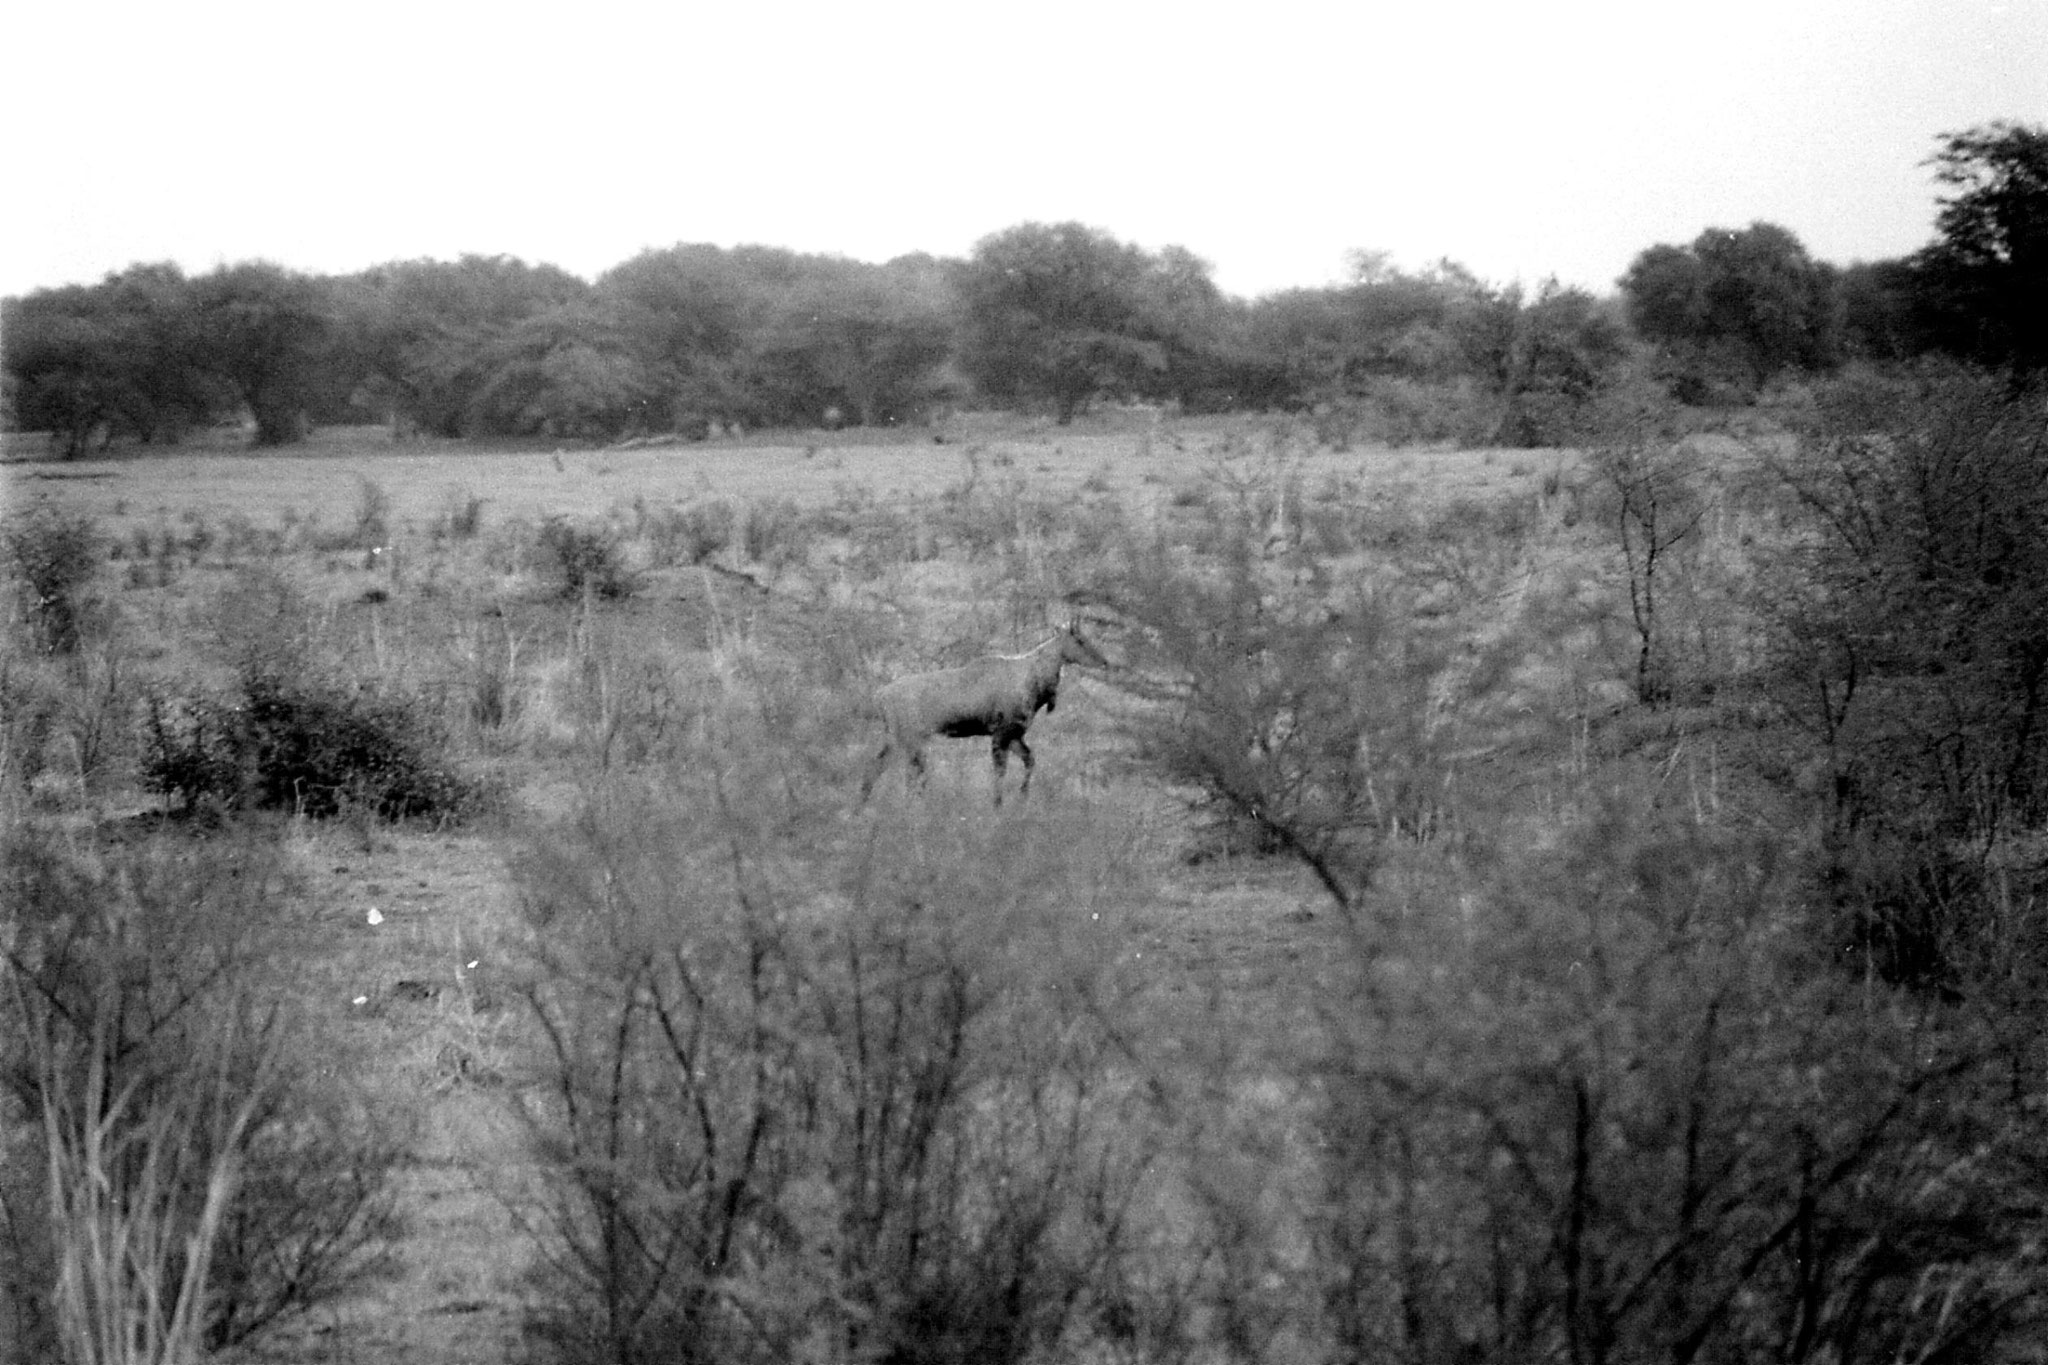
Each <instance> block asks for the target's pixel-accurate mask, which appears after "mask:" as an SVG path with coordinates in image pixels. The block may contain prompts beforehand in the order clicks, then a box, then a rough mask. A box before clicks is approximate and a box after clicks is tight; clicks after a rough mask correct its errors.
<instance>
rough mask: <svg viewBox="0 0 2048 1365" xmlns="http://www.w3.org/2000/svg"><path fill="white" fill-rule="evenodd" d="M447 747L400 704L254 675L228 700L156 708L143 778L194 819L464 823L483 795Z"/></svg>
mask: <svg viewBox="0 0 2048 1365" xmlns="http://www.w3.org/2000/svg"><path fill="white" fill-rule="evenodd" d="M180 712H182V714H180ZM441 747H442V741H441V740H440V738H439V736H437V735H435V734H434V733H433V732H432V730H431V729H430V727H429V726H428V725H427V723H426V722H425V721H424V720H423V719H422V718H421V716H420V715H419V713H418V711H417V709H416V708H415V707H414V706H413V705H412V704H410V703H409V702H407V701H405V700H403V699H400V698H396V697H379V696H377V695H375V694H374V693H371V692H368V691H349V690H345V689H343V688H341V687H338V686H334V685H331V684H322V683H312V682H308V681H305V680H285V679H281V678H277V677H270V676H263V675H256V676H252V677H248V678H245V679H244V680H243V693H242V695H241V696H240V697H239V698H237V699H236V700H235V701H233V702H222V701H218V700H209V699H198V700H192V701H187V702H185V703H184V704H183V705H182V707H179V708H173V707H172V706H171V705H169V704H168V703H166V702H164V701H162V700H157V701H154V702H152V704H151V707H150V716H149V732H148V734H147V735H146V736H145V742H144V756H143V781H144V784H145V785H146V786H147V787H148V788H149V789H150V790H152V791H160V792H165V793H167V794H171V795H174V796H176V797H178V798H179V799H180V800H181V801H182V802H183V804H184V806H185V808H186V809H187V810H197V809H199V808H201V807H202V806H205V805H215V806H218V807H220V808H223V809H237V808H243V807H248V808H255V809H263V810H282V811H291V812H294V813H297V814H301V815H307V816H312V817H314V818H326V817H330V816H334V815H339V814H342V813H344V812H346V811H349V810H363V811H367V812H369V813H370V814H372V815H375V816H376V817H378V818H379V819H384V820H407V819H439V820H449V819H460V818H462V817H463V816H464V815H466V814H469V813H471V812H472V811H473V810H474V809H475V808H476V805H477V803H478V800H479V797H480V791H479V789H478V787H477V785H476V784H475V783H474V782H472V781H470V780H469V779H468V778H466V777H464V776H463V775H462V774H460V773H459V772H457V771H456V770H455V768H454V767H453V766H452V765H450V764H447V763H445V762H443V761H441V760H440V759H439V758H437V757H436V754H437V753H438V752H439V750H440V749H441Z"/></svg>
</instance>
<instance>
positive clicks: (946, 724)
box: [860, 621, 1109, 806]
mask: <svg viewBox="0 0 2048 1365" xmlns="http://www.w3.org/2000/svg"><path fill="white" fill-rule="evenodd" d="M1070 663H1075V664H1089V665H1091V666H1093V667H1096V668H1106V667H1108V666H1109V661H1108V660H1107V659H1105V658H1103V657H1102V653H1101V651H1100V650H1098V649H1096V648H1095V646H1094V645H1092V644H1090V643H1089V642H1088V641H1087V640H1085V639H1083V638H1082V636H1081V631H1080V627H1079V625H1078V624H1077V623H1075V622H1073V621H1069V622H1068V623H1067V624H1066V625H1064V626H1062V627H1061V628H1060V630H1059V633H1058V634H1056V635H1054V636H1053V637H1052V638H1051V639H1050V640H1047V641H1046V642H1045V643H1044V644H1042V645H1040V646H1039V647H1038V648H1036V649H1034V650H1032V651H1031V652H1030V653H1028V654H986V655H983V656H982V657H981V658H979V659H976V660H974V661H973V662H972V663H966V664H962V665H960V667H958V668H942V669H939V670H938V671H937V672H935V673H913V674H911V675H910V676H908V677H905V678H898V679H897V680H896V681H895V682H892V683H890V684H888V685H887V686H885V687H882V688H880V689H878V690H877V691H876V692H875V710H876V711H877V712H879V713H880V715H881V720H882V725H883V735H882V747H881V750H880V751H879V752H878V753H876V755H875V756H874V758H873V759H872V760H871V761H870V762H869V764H868V771H867V776H866V777H865V778H864V779H863V780H862V782H861V784H860V799H861V800H862V801H866V800H867V799H868V794H869V793H870V792H872V791H873V790H874V788H875V780H876V779H877V778H879V777H880V776H881V775H882V770H883V769H885V768H887V767H888V766H889V760H890V758H892V757H893V756H895V755H897V754H901V755H902V756H903V760H904V765H905V768H906V770H907V773H906V779H905V780H906V781H907V780H909V778H912V777H915V778H920V779H921V778H923V776H924V746H925V744H926V743H927V742H928V741H929V740H931V739H932V738H933V737H934V736H942V737H944V738H947V739H968V738H971V737H974V736H977V735H987V736H988V747H989V757H990V759H991V760H992V761H993V762H994V764H995V769H996V771H995V791H996V804H997V805H999V806H1000V805H1002V804H1003V772H1004V770H1005V768H1006V767H1007V766H1008V763H1009V756H1010V751H1011V750H1012V749H1014V750H1016V751H1017V756H1018V757H1019V758H1021V759H1023V760H1024V785H1023V787H1022V788H1021V789H1020V790H1019V792H1018V795H1019V796H1026V795H1029V794H1030V791H1031V769H1032V767H1033V766H1034V765H1033V760H1032V757H1031V746H1030V745H1028V744H1026V743H1025V742H1024V732H1025V731H1026V730H1028V729H1030V728H1031V722H1032V721H1033V720H1035V719H1036V718H1037V716H1038V713H1039V712H1040V711H1050V710H1052V709H1053V705H1054V703H1055V702H1057V701H1058V699H1059V691H1060V669H1062V668H1063V667H1065V666H1066V665H1067V664H1070Z"/></svg>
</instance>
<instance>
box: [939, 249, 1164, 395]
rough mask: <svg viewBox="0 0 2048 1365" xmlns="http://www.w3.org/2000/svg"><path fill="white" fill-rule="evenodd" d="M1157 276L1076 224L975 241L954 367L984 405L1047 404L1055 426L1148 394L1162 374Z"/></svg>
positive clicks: (962, 280) (1150, 265)
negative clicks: (1090, 405)
mask: <svg viewBox="0 0 2048 1365" xmlns="http://www.w3.org/2000/svg"><path fill="white" fill-rule="evenodd" d="M1158 268H1159V267H1158V265H1157V263H1156V262H1155V261H1154V260H1153V259H1152V258H1151V257H1150V256H1148V255H1147V253H1146V252H1145V251H1144V250H1143V249H1142V248H1140V247H1136V246H1132V245H1130V244H1128V243H1124V242H1120V241H1118V240H1117V239H1116V238H1114V237H1112V236H1110V235H1109V234H1108V233H1106V232H1103V231H1101V230H1100V229H1097V228H1091V227H1087V226H1084V225H1083V224H1080V223H1056V224H1047V223H1024V224H1021V225H1019V226H1017V227H1013V228H1008V229H1005V230H1004V231H1002V232H998V233H995V234H993V235H992V236H988V237H984V238H982V239H981V241H980V242H978V243H976V244H975V248H974V254H973V256H972V257H971V258H970V259H969V260H968V261H967V263H966V264H965V265H964V266H963V267H962V268H961V270H960V275H959V288H960V301H961V312H962V318H963V324H964V333H965V334H964V336H963V338H962V346H961V365H962V368H964V369H965V370H966V371H967V373H968V375H969V376H970V377H971V378H973V380H974V381H975V383H976V384H978V385H980V387H981V389H982V391H983V392H984V393H987V394H989V395H990V396H992V397H995V398H999V399H1006V400H1010V401H1018V400H1027V399H1034V398H1043V399H1050V400H1051V401H1052V403H1053V405H1054V409H1055V411H1056V412H1057V414H1058V418H1059V420H1060V422H1062V423H1066V422H1070V421H1072V420H1073V417H1074V414H1075V413H1076V412H1078V411H1079V410H1080V409H1081V407H1082V406H1083V405H1084V404H1085V403H1087V402H1088V400H1089V399H1090V398H1092V397H1094V396H1095V395H1096V394H1097V393H1099V392H1103V391H1105V390H1107V391H1112V392H1116V391H1124V392H1129V391H1136V390H1142V389H1144V388H1146V387H1148V384H1149V383H1150V382H1151V381H1152V380H1153V378H1154V377H1155V376H1157V375H1160V374H1162V373H1163V372H1164V371H1165V369H1166V347H1165V346H1164V345H1163V344H1162V342H1161V340H1160V337H1159V326H1158V322H1157V320H1156V319H1155V318H1154V317H1153V316H1152V314H1151V310H1150V308H1149V307H1148V298H1149V291H1150V289H1151V287H1152V281H1151V279H1150V278H1149V277H1150V276H1152V275H1153V273H1154V272H1155V271H1156V270H1157V269H1158Z"/></svg>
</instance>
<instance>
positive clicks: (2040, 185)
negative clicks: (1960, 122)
mask: <svg viewBox="0 0 2048 1365" xmlns="http://www.w3.org/2000/svg"><path fill="white" fill-rule="evenodd" d="M1933 164H1934V167H1935V179H1936V180H1937V181H1938V182H1939V183H1940V184H1942V185H1944V186H1946V187H1947V188H1948V189H1949V190H1950V191H1951V193H1950V194H1949V195H1948V196H1947V197H1945V198H1943V199H1942V200H1941V201H1940V203H1941V212H1940V214H1939V216H1938V217H1937V218H1936V220H1935V228H1936V230H1937V232H1939V234H1940V236H1939V238H1938V239H1937V240H1936V241H1935V242H1934V243H1933V244H1931V245H1930V246H1928V247H1927V248H1926V250H1924V251H1922V252H1921V253H1920V255H1919V257H1918V258H1917V260H1916V261H1915V263H1914V264H1915V266H1916V269H1917V275H1918V278H1919V281H1920V284H1921V293H1922V296H1923V298H1922V306H1923V313H1924V316H1925V320H1926V326H1927V329H1928V331H1929V333H1930V336H1931V339H1932V340H1933V341H1934V342H1935V343H1936V344H1937V345H1938V346H1939V347H1940V348H1941V349H1943V350H1947V351H1949V352H1952V353H1954V354H1957V355H1964V356H1969V357H1971V358H1972V359H1976V360H1981V361H1986V362H1988V363H1991V364H1995V365H2011V366H2013V367H2014V368H2016V369H2018V370H2021V371H2024V372H2033V371H2038V370H2041V369H2044V368H2048V128H2041V127H2030V126H2026V125H2022V124H2015V123H2005V122H1997V123H1990V124H1986V125H1984V126H1983V127H1980V128H1972V129H1969V130H1967V131H1964V132H1960V133H1948V134H1945V135H1944V136H1943V137H1942V139H1941V145H1940V150H1939V151H1937V152H1936V153H1935V155H1934V158H1933Z"/></svg>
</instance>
